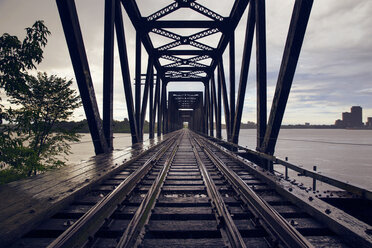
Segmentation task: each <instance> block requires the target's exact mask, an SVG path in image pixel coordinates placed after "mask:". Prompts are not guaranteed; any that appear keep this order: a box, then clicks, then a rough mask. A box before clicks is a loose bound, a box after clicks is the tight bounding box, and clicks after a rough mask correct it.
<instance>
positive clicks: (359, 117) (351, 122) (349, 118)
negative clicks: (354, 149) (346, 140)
mask: <svg viewBox="0 0 372 248" xmlns="http://www.w3.org/2000/svg"><path fill="white" fill-rule="evenodd" d="M335 126H337V127H363V111H362V107H360V106H352V107H351V111H350V112H343V113H342V120H336V121H335Z"/></svg>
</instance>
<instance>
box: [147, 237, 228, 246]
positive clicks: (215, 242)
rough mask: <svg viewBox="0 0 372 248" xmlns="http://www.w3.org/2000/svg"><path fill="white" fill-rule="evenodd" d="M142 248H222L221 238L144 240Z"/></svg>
mask: <svg viewBox="0 0 372 248" xmlns="http://www.w3.org/2000/svg"><path fill="white" fill-rule="evenodd" d="M142 244H143V247H177V248H195V247H203V248H224V247H226V245H225V244H224V242H223V240H222V239H221V238H214V239H212V238H211V239H145V240H144V242H143V243H142Z"/></svg>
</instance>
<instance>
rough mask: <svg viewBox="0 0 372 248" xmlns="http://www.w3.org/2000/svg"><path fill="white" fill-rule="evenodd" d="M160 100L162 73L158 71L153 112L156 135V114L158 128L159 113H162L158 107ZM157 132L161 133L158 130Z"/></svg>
mask: <svg viewBox="0 0 372 248" xmlns="http://www.w3.org/2000/svg"><path fill="white" fill-rule="evenodd" d="M159 101H160V75H159V73H158V72H157V73H156V83H155V100H154V106H153V108H154V112H153V113H154V114H153V117H152V118H153V120H152V122H153V123H154V126H153V129H154V135H155V120H156V114H158V115H157V116H158V121H157V123H158V124H157V125H158V126H157V130H158V129H159V115H160V110H159V109H158V108H159ZM157 133H159V132H158V131H157Z"/></svg>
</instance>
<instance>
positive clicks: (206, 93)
mask: <svg viewBox="0 0 372 248" xmlns="http://www.w3.org/2000/svg"><path fill="white" fill-rule="evenodd" d="M205 102H206V104H205V108H206V111H205V116H206V119H207V121H206V132H205V134H206V135H208V132H210V128H211V125H210V123H213V119H211V118H210V117H211V114H210V112H211V107H210V106H211V100H210V93H209V82H205ZM212 136H213V135H212Z"/></svg>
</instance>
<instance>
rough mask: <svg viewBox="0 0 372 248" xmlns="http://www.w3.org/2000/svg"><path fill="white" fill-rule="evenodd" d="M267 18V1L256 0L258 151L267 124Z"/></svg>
mask: <svg viewBox="0 0 372 248" xmlns="http://www.w3.org/2000/svg"><path fill="white" fill-rule="evenodd" d="M265 18H266V17H265V0H256V60H257V66H256V69H257V74H256V75H257V148H256V149H257V150H259V149H260V147H261V146H262V143H263V140H264V136H265V132H266V123H267V117H266V115H267V107H266V101H267V96H266V92H267V89H266V84H267V83H266V80H267V79H266V78H267V72H266V21H265Z"/></svg>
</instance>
